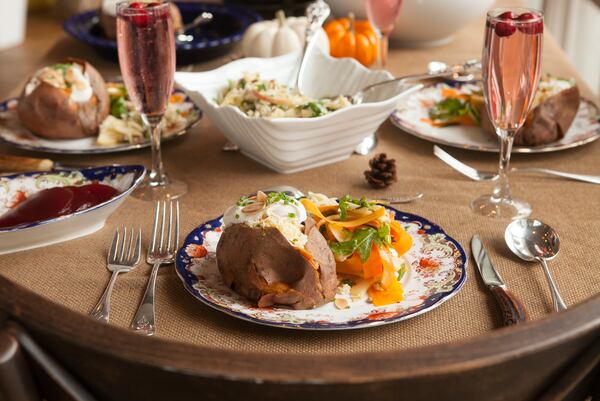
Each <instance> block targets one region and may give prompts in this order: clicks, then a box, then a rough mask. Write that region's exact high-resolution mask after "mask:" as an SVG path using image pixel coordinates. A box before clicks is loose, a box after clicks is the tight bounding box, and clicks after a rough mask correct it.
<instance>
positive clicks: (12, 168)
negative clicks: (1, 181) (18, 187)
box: [0, 155, 54, 173]
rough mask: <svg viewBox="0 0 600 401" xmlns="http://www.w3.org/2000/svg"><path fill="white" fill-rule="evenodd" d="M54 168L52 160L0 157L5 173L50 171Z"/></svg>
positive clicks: (0, 166) (0, 164) (0, 169)
mask: <svg viewBox="0 0 600 401" xmlns="http://www.w3.org/2000/svg"><path fill="white" fill-rule="evenodd" d="M53 166H54V163H53V162H52V160H50V159H36V158H33V157H23V156H13V155H0V171H4V172H15V173H19V172H23V171H50V170H52V167H53Z"/></svg>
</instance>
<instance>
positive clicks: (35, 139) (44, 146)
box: [0, 82, 202, 155]
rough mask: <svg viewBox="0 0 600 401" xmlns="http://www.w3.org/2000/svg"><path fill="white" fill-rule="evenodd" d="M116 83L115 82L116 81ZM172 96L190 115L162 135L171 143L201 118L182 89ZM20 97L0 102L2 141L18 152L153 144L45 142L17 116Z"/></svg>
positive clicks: (121, 148) (114, 149) (89, 140)
mask: <svg viewBox="0 0 600 401" xmlns="http://www.w3.org/2000/svg"><path fill="white" fill-rule="evenodd" d="M113 83H114V82H113ZM173 94H174V95H175V94H178V95H181V96H183V99H184V100H183V102H181V103H180V104H177V105H176V106H175V107H177V108H185V109H186V110H187V111H188V113H187V115H186V117H185V122H184V123H182V124H178V125H177V126H173V127H169V128H167V129H165V132H163V136H162V141H163V142H165V141H169V140H172V139H175V138H178V137H180V136H182V135H185V134H186V133H187V132H188V131H189V130H190V129H192V128H193V127H194V126H196V124H198V122H199V121H200V119H201V118H202V111H201V110H200V109H199V108H198V106H197V105H196V104H195V103H194V102H192V100H191V99H190V98H189V97H188V96H187V95H186V94H185V93H184V92H183V91H180V90H177V89H175V90H173ZM18 102H19V99H18V98H12V99H7V100H5V101H4V102H2V103H0V142H3V143H5V144H7V145H9V146H12V147H14V148H18V149H25V150H31V151H34V152H43V153H54V154H88V155H93V154H104V153H115V152H127V151H131V150H135V149H142V148H146V147H149V146H150V141H149V140H146V141H144V142H140V143H126V142H121V143H116V144H114V145H99V144H98V143H97V142H96V137H95V136H91V137H87V138H81V139H46V138H42V137H39V136H37V135H35V134H34V133H33V132H31V131H29V130H28V129H27V128H26V127H25V126H23V124H21V121H20V120H19V116H18V115H17V104H18Z"/></svg>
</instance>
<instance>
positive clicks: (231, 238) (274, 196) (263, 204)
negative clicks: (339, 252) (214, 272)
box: [217, 192, 338, 309]
mask: <svg viewBox="0 0 600 401" xmlns="http://www.w3.org/2000/svg"><path fill="white" fill-rule="evenodd" d="M224 225H225V229H224V231H223V234H222V235H221V238H220V240H219V243H218V245H217V264H218V267H219V271H220V272H221V276H222V278H223V281H224V282H225V284H226V285H227V286H229V287H231V288H232V289H233V290H234V291H236V292H237V293H239V294H240V295H242V296H244V297H246V298H248V299H250V300H252V301H256V302H257V304H258V306H259V307H269V306H274V305H277V306H288V307H291V308H294V309H310V308H314V307H317V306H320V305H323V304H325V303H327V302H330V301H332V300H333V297H334V295H335V291H336V287H337V283H338V281H337V276H336V270H335V269H336V266H335V260H334V258H333V254H332V252H331V250H330V249H329V247H328V245H327V241H326V240H325V238H324V237H323V235H322V234H321V233H320V232H319V230H318V229H317V228H316V225H315V222H314V220H313V219H311V218H308V217H307V215H306V211H305V209H304V207H303V206H302V205H301V204H300V203H299V202H298V201H297V200H295V199H292V198H290V197H288V196H287V195H285V194H283V193H271V194H268V195H266V194H264V193H261V192H259V193H258V195H256V196H255V197H253V198H241V199H240V201H238V203H237V204H236V205H235V206H233V207H232V208H230V209H229V210H228V211H227V212H226V213H225V216H224Z"/></svg>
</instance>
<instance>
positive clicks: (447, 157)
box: [433, 145, 600, 184]
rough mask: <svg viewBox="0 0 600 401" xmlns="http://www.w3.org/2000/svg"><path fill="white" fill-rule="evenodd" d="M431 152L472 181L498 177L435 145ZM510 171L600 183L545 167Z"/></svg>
mask: <svg viewBox="0 0 600 401" xmlns="http://www.w3.org/2000/svg"><path fill="white" fill-rule="evenodd" d="M433 154H434V155H436V156H437V157H438V158H439V159H440V160H441V161H443V162H444V163H446V164H447V165H449V166H450V167H452V168H453V169H455V170H456V171H458V172H459V173H461V174H462V175H465V176H467V177H469V178H470V179H472V180H474V181H493V180H496V179H498V174H496V173H492V172H490V171H481V170H477V169H475V168H473V167H471V166H469V165H467V164H465V163H463V162H461V161H460V160H458V159H457V158H455V157H454V156H452V155H451V154H450V153H448V152H446V151H445V150H443V149H442V148H440V147H439V146H437V145H434V146H433ZM510 171H511V172H514V173H533V174H545V175H550V176H554V177H562V178H566V179H569V180H573V181H582V182H589V183H592V184H600V177H599V176H594V175H585V174H574V173H567V172H565V171H558V170H551V169H547V168H537V167H513V168H511V169H510Z"/></svg>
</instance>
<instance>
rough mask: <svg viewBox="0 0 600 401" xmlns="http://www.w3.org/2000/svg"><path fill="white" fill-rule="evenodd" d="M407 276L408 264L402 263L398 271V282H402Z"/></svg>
mask: <svg viewBox="0 0 600 401" xmlns="http://www.w3.org/2000/svg"><path fill="white" fill-rule="evenodd" d="M405 274H406V264H405V263H402V265H401V266H400V269H398V278H397V279H398V282H400V281H402V277H404V275H405Z"/></svg>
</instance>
